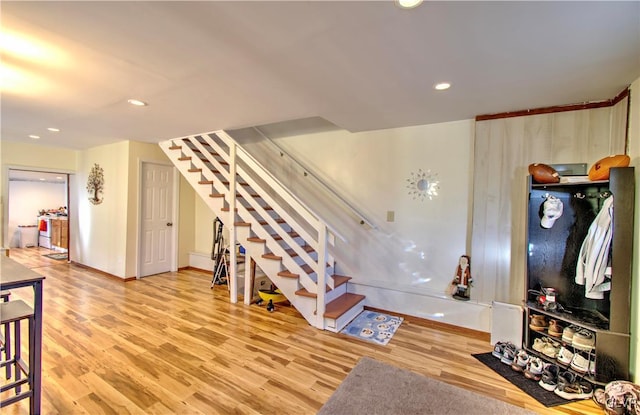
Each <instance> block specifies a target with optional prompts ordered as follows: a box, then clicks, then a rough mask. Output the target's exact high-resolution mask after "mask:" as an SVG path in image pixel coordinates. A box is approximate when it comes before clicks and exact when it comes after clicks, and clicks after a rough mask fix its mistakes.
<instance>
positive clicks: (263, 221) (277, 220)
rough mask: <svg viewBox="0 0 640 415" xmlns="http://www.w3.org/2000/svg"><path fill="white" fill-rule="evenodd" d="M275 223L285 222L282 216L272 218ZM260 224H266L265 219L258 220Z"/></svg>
mask: <svg viewBox="0 0 640 415" xmlns="http://www.w3.org/2000/svg"><path fill="white" fill-rule="evenodd" d="M274 219H275V221H276V223H287V222H286V221H285V220H284V219H282V218H274ZM258 223H259V224H260V225H262V226H264V225H268V223H267V221H266V220H261V221H259V222H258Z"/></svg>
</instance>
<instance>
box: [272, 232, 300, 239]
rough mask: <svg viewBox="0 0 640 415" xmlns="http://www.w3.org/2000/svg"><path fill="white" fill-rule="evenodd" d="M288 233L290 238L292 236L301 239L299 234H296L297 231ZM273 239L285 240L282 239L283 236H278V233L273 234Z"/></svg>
mask: <svg viewBox="0 0 640 415" xmlns="http://www.w3.org/2000/svg"><path fill="white" fill-rule="evenodd" d="M287 233H288V234H289V236H290V237H292V238H297V237H299V236H300V235H299V234H298V232H295V231H291V232H287ZM271 237H272V238H273V239H275V240H276V241H281V240H282V239H283V238H282V236H280V235H278V234H277V233H275V234H272V235H271Z"/></svg>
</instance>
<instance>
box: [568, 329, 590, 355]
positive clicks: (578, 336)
mask: <svg viewBox="0 0 640 415" xmlns="http://www.w3.org/2000/svg"><path fill="white" fill-rule="evenodd" d="M595 344H596V337H595V336H594V335H593V333H592V332H590V331H589V330H585V329H582V330H580V331H577V332H576V333H575V334H574V335H573V340H572V341H571V345H572V346H573V347H575V348H576V349H579V350H591V349H593V346H595Z"/></svg>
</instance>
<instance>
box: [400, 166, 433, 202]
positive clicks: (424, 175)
mask: <svg viewBox="0 0 640 415" xmlns="http://www.w3.org/2000/svg"><path fill="white" fill-rule="evenodd" d="M437 178H438V175H437V174H436V173H431V170H427V171H423V170H422V169H418V171H417V172H416V173H413V172H412V173H411V176H410V177H409V178H408V179H407V188H408V189H409V196H412V197H413V199H414V200H416V199H419V200H420V201H421V202H422V201H424V200H425V199H426V198H429V200H433V198H434V197H435V196H438V190H439V189H440V181H439V180H437Z"/></svg>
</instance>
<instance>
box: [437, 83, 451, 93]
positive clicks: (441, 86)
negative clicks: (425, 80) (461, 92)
mask: <svg viewBox="0 0 640 415" xmlns="http://www.w3.org/2000/svg"><path fill="white" fill-rule="evenodd" d="M449 88H451V84H450V83H449V82H440V83H437V84H435V85H434V86H433V89H435V90H437V91H444V90H445V89H449Z"/></svg>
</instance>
